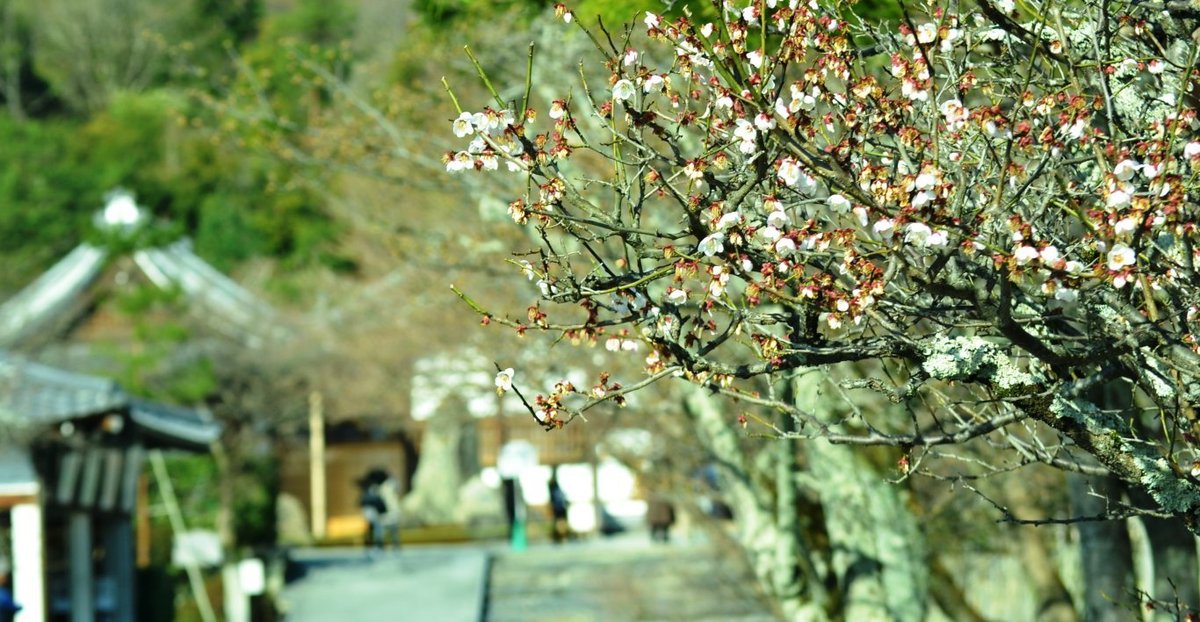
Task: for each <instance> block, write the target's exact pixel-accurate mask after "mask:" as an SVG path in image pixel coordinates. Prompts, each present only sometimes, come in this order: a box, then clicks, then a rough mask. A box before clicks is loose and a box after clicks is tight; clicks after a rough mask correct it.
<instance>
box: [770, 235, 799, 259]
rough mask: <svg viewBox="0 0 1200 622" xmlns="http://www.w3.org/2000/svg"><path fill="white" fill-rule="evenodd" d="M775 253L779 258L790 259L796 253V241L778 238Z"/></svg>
mask: <svg viewBox="0 0 1200 622" xmlns="http://www.w3.org/2000/svg"><path fill="white" fill-rule="evenodd" d="M775 252H776V253H778V254H779V256H780V257H790V256H792V255H793V254H795V252H796V241H795V240H793V239H792V238H779V240H778V241H777V242H775Z"/></svg>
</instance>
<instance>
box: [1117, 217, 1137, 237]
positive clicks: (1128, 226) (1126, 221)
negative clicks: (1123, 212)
mask: <svg viewBox="0 0 1200 622" xmlns="http://www.w3.org/2000/svg"><path fill="white" fill-rule="evenodd" d="M1135 229H1137V221H1136V220H1134V219H1133V217H1131V216H1126V217H1124V218H1122V219H1121V220H1118V221H1117V222H1116V224H1114V225H1113V233H1115V234H1117V235H1125V234H1127V233H1133V231H1134V230H1135Z"/></svg>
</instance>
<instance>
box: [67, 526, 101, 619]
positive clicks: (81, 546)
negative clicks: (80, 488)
mask: <svg viewBox="0 0 1200 622" xmlns="http://www.w3.org/2000/svg"><path fill="white" fill-rule="evenodd" d="M67 561H68V566H67V568H68V575H69V578H70V594H71V622H92V621H93V620H95V619H96V605H95V599H94V597H93V593H92V582H93V580H94V579H93V575H92V517H91V515H89V514H88V513H87V511H86V510H72V511H71V516H70V518H69V519H68V522H67Z"/></svg>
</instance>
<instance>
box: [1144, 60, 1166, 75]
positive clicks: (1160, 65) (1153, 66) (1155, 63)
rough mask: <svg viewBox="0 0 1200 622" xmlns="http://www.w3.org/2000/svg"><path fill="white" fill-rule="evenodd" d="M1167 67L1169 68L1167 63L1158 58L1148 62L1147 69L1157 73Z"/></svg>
mask: <svg viewBox="0 0 1200 622" xmlns="http://www.w3.org/2000/svg"><path fill="white" fill-rule="evenodd" d="M1166 68H1167V64H1166V63H1164V62H1162V61H1161V60H1158V59H1157V58H1155V59H1153V60H1151V61H1150V62H1148V63H1146V71H1149V72H1150V73H1152V74H1156V75H1157V74H1160V73H1162V72H1163V71H1164V70H1165V69H1166Z"/></svg>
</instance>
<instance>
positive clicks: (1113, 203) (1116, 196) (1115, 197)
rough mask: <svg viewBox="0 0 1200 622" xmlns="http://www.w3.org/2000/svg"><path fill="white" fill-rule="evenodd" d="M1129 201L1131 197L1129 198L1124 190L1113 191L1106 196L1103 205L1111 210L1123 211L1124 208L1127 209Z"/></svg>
mask: <svg viewBox="0 0 1200 622" xmlns="http://www.w3.org/2000/svg"><path fill="white" fill-rule="evenodd" d="M1131 201H1132V197H1130V196H1129V193H1128V192H1125V191H1124V190H1115V191H1113V192H1110V193H1109V194H1108V199H1107V200H1106V201H1105V205H1107V206H1108V207H1111V208H1113V209H1125V208H1126V207H1129V205H1130V202H1131Z"/></svg>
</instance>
